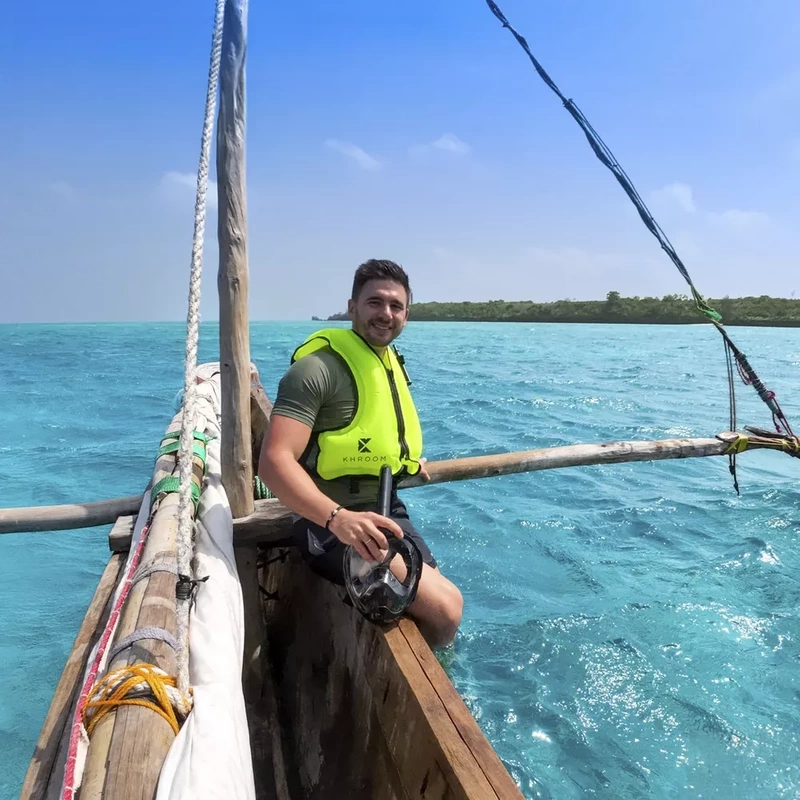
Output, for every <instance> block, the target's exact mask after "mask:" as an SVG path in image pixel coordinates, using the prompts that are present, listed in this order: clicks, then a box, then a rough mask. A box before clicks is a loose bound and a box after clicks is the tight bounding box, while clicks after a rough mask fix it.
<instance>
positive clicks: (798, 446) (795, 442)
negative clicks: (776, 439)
mask: <svg viewBox="0 0 800 800" xmlns="http://www.w3.org/2000/svg"><path fill="white" fill-rule="evenodd" d="M781 448H782V449H783V450H785V451H786V452H787V453H791V454H792V455H793V456H796V455H800V439H799V438H798V437H797V436H793V437H792V438H791V439H783V441H782V442H781Z"/></svg>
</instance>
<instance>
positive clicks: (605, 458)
mask: <svg viewBox="0 0 800 800" xmlns="http://www.w3.org/2000/svg"><path fill="white" fill-rule="evenodd" d="M247 413H248V418H249V417H250V407H249V406H248V412H247ZM754 430H756V429H754ZM249 446H250V445H249V443H248V447H249ZM749 450H778V451H781V452H784V453H787V454H789V455H793V456H796V457H800V449H798V446H797V442H796V440H794V439H791V438H786V437H779V436H775V435H770V434H769V432H768V431H759V432H758V433H757V434H756V433H753V434H750V433H746V434H745V433H735V432H731V431H728V432H724V433H720V434H718V435H717V436H716V437H715V438H709V439H661V440H656V441H624V442H605V443H602V444H573V445H567V446H566V447H545V448H541V449H539V450H526V451H521V452H514V453H499V454H496V455H486V456H475V457H473V458H455V459H450V460H446V461H431V462H430V463H429V464H428V465H427V467H428V472H429V473H430V476H431V479H430V481H429V484H434V483H448V482H450V481H463V480H474V479H477V478H489V477H494V476H499V475H513V474H515V473H521V472H537V471H539V470H543V469H561V468H563V467H580V466H591V465H600V464H622V463H625V462H628V461H664V460H667V459H677V458H700V457H704V456H728V455H730V454H731V453H737V454H738V453H743V452H746V451H749ZM422 485H427V484H423V482H422V480H421V479H420V478H419V477H413V478H406V479H405V480H403V481H401V482H400V484H399V487H398V488H400V489H409V488H411V487H413V486H422ZM141 500H142V498H141V495H136V496H133V497H122V498H119V499H117V500H101V501H99V502H95V503H79V504H75V505H62V506H36V507H32V508H6V509H0V534H3V533H21V532H26V531H27V532H34V531H52V530H60V529H66V528H90V527H95V526H98V525H108V524H110V523H112V522H114V521H115V520H116V519H117V518H118V517H120V516H125V515H130V514H135V513H136V511H138V509H139V505H140V503H141ZM251 508H253V506H251ZM265 508H269V509H270V512H269V514H268V516H266V517H265V516H263V515H262V513H261V511H262V509H265ZM275 509H283V512H280V511H276V510H275ZM281 513H284V514H285V515H286V516H287V517H288V513H289V512H288V511H286V509H284V508H283V506H281V505H280V504H278V503H277V501H274V500H258V501H256V502H255V506H254V508H253V510H252V511H251V512H250V513H249V514H243V515H237V516H235V517H234V522H233V528H234V535H236V534H237V533H238V532H239V531H241V530H243V529H244V528H248V529H250V530H252V528H253V526H254V525H255V524H256V523H257V520H258V519H259V518H262V519H264V520H266V519H267V518H268V519H270V520H274V519H276V518H278V517H280V516H281Z"/></svg>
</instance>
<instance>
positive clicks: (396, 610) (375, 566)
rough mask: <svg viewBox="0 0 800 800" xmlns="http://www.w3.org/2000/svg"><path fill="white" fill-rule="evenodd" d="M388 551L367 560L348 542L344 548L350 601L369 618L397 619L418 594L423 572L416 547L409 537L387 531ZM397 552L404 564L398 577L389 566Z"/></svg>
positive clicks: (380, 620)
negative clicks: (401, 575) (381, 557)
mask: <svg viewBox="0 0 800 800" xmlns="http://www.w3.org/2000/svg"><path fill="white" fill-rule="evenodd" d="M387 539H388V543H389V551H388V553H387V554H386V557H385V558H384V559H383V561H366V560H364V559H363V558H362V557H361V556H360V555H359V554H358V552H357V551H356V550H355V549H354V548H353V547H350V546H348V547H347V548H346V549H345V552H344V584H345V586H346V588H347V594H348V595H349V596H350V600H351V601H352V603H353V605H354V606H355V607H356V608H357V609H358V610H359V611H360V612H361V613H362V614H363V615H364V616H365V617H366V618H367V619H368V620H370V621H371V622H389V621H390V620H393V619H397V617H399V616H400V615H401V614H402V613H403V612H404V611H405V610H406V609H407V608H408V607H409V606H410V605H411V603H413V602H414V598H415V597H416V596H417V588H418V586H419V579H420V575H421V573H422V558H421V556H420V552H419V548H418V547H417V545H416V544H415V543H414V542H413V541H411V540H410V539H406V538H403V539H397V538H395V537H394V536H392V535H391V534H388V535H387ZM396 555H399V556H400V557H401V558H402V559H403V562H404V563H405V567H406V576H405V578H404V579H403V580H402V581H401V580H400V579H399V578H398V577H397V576H396V575H394V573H392V571H391V570H390V569H389V564H390V563H391V562H392V559H393V558H394V557H395V556H396Z"/></svg>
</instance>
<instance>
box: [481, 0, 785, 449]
mask: <svg viewBox="0 0 800 800" xmlns="http://www.w3.org/2000/svg"><path fill="white" fill-rule="evenodd" d="M486 5H488V6H489V10H490V11H491V12H492V14H494V16H495V17H497V19H498V20H499V21H500V22H501V24H502V25H503V27H504V28H506V29H507V30H508V31H509V32H510V33H511V35H512V36H513V37H514V38H515V39H516V40H517V42H518V43H519V45H520V47H522V49H523V50H524V51H525V53H526V54H527V56H528V58H529V59H530V61H531V63H532V64H533V66H534V68H535V69H536V72H538V73H539V76H540V77H541V79H542V80H543V81H544V82H545V83H546V84H547V85H548V86H549V87H550V89H551V90H552V91H553V92H554V93H555V94H556V95H557V96H558V98H559V99H560V100H561V102H562V103H563V104H564V107H565V108H566V109H567V111H569V113H570V114H571V115H572V117H573V118H574V119H575V121H576V122H577V123H578V125H579V126H580V128H581V130H582V131H583V132H584V134H585V136H586V138H587V140H588V142H589V144H590V146H591V148H592V150H594V153H595V155H596V156H597V157H598V159H599V160H600V161H601V162H602V163H603V164H605V165H606V167H608V169H609V170H610V171H611V172H612V173H613V175H614V177H616V179H617V181H618V182H619V184H620V185H621V186H622V188H623V189H624V190H625V193H626V194H627V195H628V197H629V198H630V200H631V202H632V203H633V204H634V206H635V207H636V210H637V211H638V212H639V216H640V217H641V218H642V222H644V224H645V226H646V227H647V229H648V230H649V231H650V232H651V233H652V234H653V236H655V238H656V239H657V240H658V242H659V243H660V245H661V248H662V249H663V250H664V251H665V252H666V254H667V255H668V256H669V258H670V260H671V261H672V263H673V264H674V265H675V266H676V267H677V269H678V271H679V272H680V273H681V275H682V276H683V278H684V279H685V281H686V283H687V284H688V285H689V288H690V290H691V292H692V297H693V298H694V301H695V305H696V306H697V308H698V309H699V310H700V311H701V312H702V313H703V314H704V315H705V316H706V317H707V318H708V319H709V321H710V322H712V323H713V324H714V326H715V327H716V328H717V330H718V331H719V332H720V333H721V334H722V337H723V339H724V340H725V344H726V347H727V348H729V349H730V352H731V353H732V354H733V358H734V359H735V361H736V366H737V369H738V370H739V374H740V375H741V376H742V380H743V381H744V382H745V383H746V384H748V385H752V386H753V387H754V388H755V390H756V391H757V392H758V396H759V397H760V398H761V399H762V400H763V401H764V403H766V405H767V407H768V408H769V410H770V411H771V412H772V421H773V423H774V425H775V428H776V430H777V431H778V432H779V433H781V432H785V433H786V434H787V435H788V436H790V437H792V438H793V439H794V438H796V437H795V435H794V433H793V432H792V429H791V427H790V426H789V423H788V421H787V419H786V416H785V415H784V413H783V411H782V410H781V407H780V405H779V404H778V401H777V398H776V397H775V393H774V392H772V391H770V390H768V389H767V388H766V387H765V386H764V384H763V382H762V381H761V379H760V378H759V377H758V375H757V374H756V372H755V370H754V369H753V368H752V366H751V365H750V363H749V362H748V360H747V357H746V356H745V355H744V353H742V352H741V351H740V350H739V349H738V348H737V347H736V345H734V343H733V341H732V340H731V338H730V337H729V336H728V334H727V332H726V331H725V329H724V328H723V327H722V317H721V316H720V314H719V313H717V312H716V311H715V310H714V309H713V308H711V306H709V305H708V303H706V301H705V300H704V299H703V297H702V295H701V294H700V293H699V292H698V291H697V289H696V288H695V285H694V283H693V282H692V279H691V277H690V275H689V271H688V270H687V269H686V266H685V265H684V263H683V261H681V259H680V256H679V255H678V253H677V251H676V250H675V248H674V247H673V246H672V243H671V242H670V240H669V239H668V238H667V235H666V234H665V233H664V231H663V230H662V228H661V226H660V225H659V224H658V223H657V222H656V220H655V218H654V217H653V215H652V214H651V213H650V210H649V209H648V208H647V206H646V205H645V202H644V200H642V198H641V196H640V194H639V192H638V191H637V190H636V187H635V186H634V185H633V182H632V181H631V179H630V178H629V177H628V175H627V173H626V172H625V170H624V169H623V168H622V165H621V164H620V163H619V162H618V161H617V159H616V158H615V156H614V154H613V153H612V152H611V150H610V149H609V147H608V145H607V144H606V143H605V142H604V141H603V140H602V138H601V137H600V134H598V133H597V131H596V130H595V129H594V128H593V127H592V125H591V123H590V122H589V120H588V119H586V117H585V116H584V114H583V112H582V111H581V110H580V109H579V108H578V106H577V105H576V104H575V102H574V101H573V100H570V99H568V98H567V97H566V96H565V95H564V94H563V92H562V91H561V90H560V89H559V88H558V86H557V85H556V83H555V81H554V80H553V79H552V78H551V77H550V76H549V75H548V74H547V71H546V70H545V69H544V67H543V66H542V65H541V64H540V63H539V61H538V60H537V59H536V57H535V56H534V55H533V53H532V52H531V49H530V46H529V45H528V42H527V41H526V39H525V37H524V36H522V35H521V34H520V33H518V32H517V30H516V29H515V28H514V27H513V26H512V25H511V23H510V22H509V21H508V19H507V18H506V16H505V14H503V12H502V11H501V10H500V7H499V6H498V5H497V3H495V2H494V0H486ZM731 402H733V401H731Z"/></svg>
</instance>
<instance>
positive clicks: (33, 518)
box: [0, 494, 142, 533]
mask: <svg viewBox="0 0 800 800" xmlns="http://www.w3.org/2000/svg"><path fill="white" fill-rule="evenodd" d="M141 503H142V496H141V495H140V494H139V495H133V496H131V497H119V498H117V499H115V500H98V501H96V502H93V503H75V504H72V505H63V506H32V507H30V508H3V509H0V533H37V532H39V531H58V530H66V529H71V528H94V527H97V526H98V525H109V524H110V523H112V522H114V520H116V519H117V518H118V517H121V516H124V515H126V514H135V513H136V512H137V511H138V510H139V506H140V505H141Z"/></svg>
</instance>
